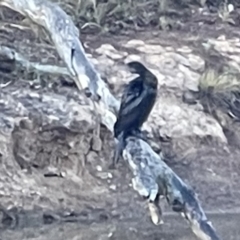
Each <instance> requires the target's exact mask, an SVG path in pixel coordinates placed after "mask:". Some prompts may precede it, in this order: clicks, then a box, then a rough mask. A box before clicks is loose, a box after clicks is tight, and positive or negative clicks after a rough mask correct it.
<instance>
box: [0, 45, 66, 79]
mask: <svg viewBox="0 0 240 240" xmlns="http://www.w3.org/2000/svg"><path fill="white" fill-rule="evenodd" d="M0 55H2V56H5V57H6V58H7V59H9V60H12V61H13V62H18V63H20V64H21V65H22V66H23V67H25V68H26V69H31V68H32V69H35V70H37V71H39V72H45V73H51V74H61V75H70V73H69V71H68V69H67V68H64V67H58V66H54V65H46V64H39V63H37V62H36V63H35V62H30V61H28V60H27V59H26V58H25V57H24V56H22V55H21V54H19V53H18V52H16V51H15V50H14V49H11V48H9V47H5V46H0Z"/></svg>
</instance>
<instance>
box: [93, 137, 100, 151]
mask: <svg viewBox="0 0 240 240" xmlns="http://www.w3.org/2000/svg"><path fill="white" fill-rule="evenodd" d="M101 149H102V140H101V139H100V138H99V137H98V136H94V137H93V138H92V150H94V151H96V152H100V151H101Z"/></svg>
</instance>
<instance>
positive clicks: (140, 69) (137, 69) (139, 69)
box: [127, 61, 146, 76]
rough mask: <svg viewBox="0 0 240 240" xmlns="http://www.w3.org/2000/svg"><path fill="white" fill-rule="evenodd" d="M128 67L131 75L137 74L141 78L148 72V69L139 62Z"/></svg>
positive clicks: (131, 63) (128, 64)
mask: <svg viewBox="0 0 240 240" xmlns="http://www.w3.org/2000/svg"><path fill="white" fill-rule="evenodd" d="M127 66H128V68H129V70H130V72H131V73H137V74H139V75H140V76H141V75H143V74H144V73H145V72H146V67H145V66H144V65H143V64H142V63H140V62H137V61H133V62H129V63H127Z"/></svg>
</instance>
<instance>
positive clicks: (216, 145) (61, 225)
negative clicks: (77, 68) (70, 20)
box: [0, 10, 240, 240]
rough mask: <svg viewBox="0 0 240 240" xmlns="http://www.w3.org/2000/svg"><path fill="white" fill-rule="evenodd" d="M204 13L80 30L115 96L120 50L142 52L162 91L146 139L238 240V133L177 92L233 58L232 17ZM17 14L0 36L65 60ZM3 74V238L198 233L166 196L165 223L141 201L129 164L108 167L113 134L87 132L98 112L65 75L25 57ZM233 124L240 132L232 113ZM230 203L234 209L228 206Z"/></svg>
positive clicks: (41, 56)
mask: <svg viewBox="0 0 240 240" xmlns="http://www.w3.org/2000/svg"><path fill="white" fill-rule="evenodd" d="M237 16H238V15H237ZM10 19H11V20H10ZM208 19H209V17H207V16H206V17H204V16H202V15H201V14H199V13H198V14H197V13H196V16H195V15H193V18H192V19H189V20H187V21H186V22H184V24H183V25H182V27H181V29H179V30H178V29H174V30H172V31H162V30H161V31H160V30H159V29H150V30H149V29H145V30H144V32H143V31H136V32H128V33H127V34H126V35H123V34H120V35H115V36H113V35H110V34H105V35H103V34H101V35H95V36H94V35H91V34H87V35H84V34H83V35H82V36H81V40H82V42H83V44H84V47H85V49H86V52H87V53H88V56H89V58H90V59H91V61H92V62H93V63H94V64H95V65H96V67H97V69H98V70H99V71H100V72H101V74H102V76H103V77H104V78H105V79H106V81H107V82H108V84H109V87H110V88H111V90H112V92H113V93H114V94H115V95H116V97H120V95H121V89H122V86H123V84H125V83H127V82H128V81H129V80H130V79H131V78H132V77H133V76H131V75H130V74H129V73H128V72H127V70H126V68H125V66H124V63H125V62H127V61H129V60H141V61H142V62H143V63H145V65H146V66H147V67H149V69H151V70H152V71H153V72H154V73H155V74H156V75H157V77H158V80H159V97H158V100H157V103H156V105H155V107H154V109H153V112H152V114H151V116H150V117H149V120H148V122H147V123H146V124H145V125H144V128H145V129H146V130H147V131H148V132H149V136H148V137H149V140H150V143H151V145H152V147H153V148H154V149H155V150H156V151H157V152H158V153H159V154H161V155H162V156H163V157H164V159H165V161H166V162H167V164H169V166H171V167H172V169H173V170H174V171H175V172H176V173H177V174H178V175H179V176H180V177H181V178H182V179H184V181H186V182H187V183H189V184H190V185H191V186H192V187H193V188H194V189H195V191H196V192H197V193H198V194H199V198H200V200H201V202H202V205H203V207H204V209H205V210H206V212H207V213H209V214H208V215H209V218H210V220H212V222H213V224H214V226H215V227H216V229H217V230H218V231H219V233H220V234H219V235H220V236H223V237H224V238H225V239H229V240H230V239H232V240H235V239H237V236H238V235H239V230H238V222H239V215H238V214H237V212H238V209H239V207H240V201H239V196H240V192H239V190H238V186H239V183H240V178H239V173H240V163H239V161H238V156H239V153H240V151H239V149H238V143H237V141H238V138H234V140H232V139H231V138H229V136H226V134H225V132H224V131H223V128H222V126H221V125H220V124H219V122H218V121H217V120H216V119H215V118H214V117H213V116H211V115H210V114H207V113H205V112H204V109H203V106H202V104H201V102H198V103H197V104H187V103H185V102H184V101H183V96H184V94H185V93H186V92H187V91H188V90H193V91H197V90H198V81H199V77H200V76H201V74H202V73H203V72H204V70H205V64H206V63H207V64H211V65H213V66H215V68H216V69H217V68H219V67H221V66H222V65H224V64H226V63H227V64H228V65H229V66H231V67H234V69H236V70H238V69H240V65H239V64H240V58H239V56H238V55H239V51H240V40H239V32H238V29H237V27H235V26H232V25H229V24H228V23H222V22H221V21H216V22H214V23H209V21H208ZM19 20H21V17H20V16H19V15H17V14H14V13H13V12H11V11H9V10H7V11H6V12H5V18H4V19H2V21H1V24H0V39H1V44H2V45H4V46H8V47H11V48H14V49H15V50H16V51H17V52H19V53H21V54H22V55H23V56H25V57H26V58H28V59H29V60H30V61H39V62H42V63H48V64H56V65H62V63H61V60H60V59H59V57H58V56H57V53H56V52H55V50H54V46H52V45H51V44H50V43H48V42H47V41H46V39H45V40H42V39H40V38H39V37H38V36H37V35H35V34H34V33H33V32H32V31H31V29H30V28H26V27H24V28H20V27H19V26H20V25H21V23H20V22H19ZM19 24H20V25H19ZM0 76H1V78H0V82H1V87H2V89H1V90H0V95H1V99H0V109H1V115H0V116H1V118H0V126H1V129H0V163H1V168H0V179H1V181H0V195H1V202H0V204H1V208H2V213H1V221H0V222H1V224H0V227H1V231H2V232H1V235H2V239H4V240H5V239H6V240H7V239H74V240H76V239H83V238H84V239H95V238H97V239H107V238H111V239H122V238H126V239H130V238H131V239H132V238H138V239H146V238H147V239H149V240H150V239H166V240H168V239H178V240H180V239H189V240H190V239H195V238H194V236H193V234H192V233H191V231H190V230H189V229H188V228H187V226H186V224H185V222H184V221H183V220H181V221H180V220H178V219H176V218H175V217H172V215H171V214H170V213H169V211H168V208H167V206H166V207H165V214H166V224H165V225H163V226H161V227H156V226H153V225H152V223H151V221H150V218H149V216H148V214H149V213H148V211H147V206H146V204H145V202H143V200H142V199H141V198H140V197H139V196H138V195H137V193H135V192H134V191H133V190H132V188H131V173H130V171H129V170H128V167H127V166H126V164H125V163H124V162H121V163H120V166H119V168H118V169H117V170H109V169H108V166H109V164H110V162H111V158H112V155H113V151H112V148H113V146H114V142H113V136H112V134H111V133H110V132H109V131H108V130H107V129H106V128H105V127H104V126H101V133H100V138H98V137H96V136H95V135H94V129H95V125H94V124H95V120H94V118H93V115H92V113H91V112H90V111H89V109H88V107H87V103H86V102H85V100H84V99H83V98H82V97H81V95H79V93H78V91H77V90H76V87H75V85H74V84H68V85H67V84H66V80H68V81H69V79H68V78H67V77H65V76H52V75H50V74H43V73H41V74H40V73H35V72H33V71H27V70H26V69H24V68H22V67H21V66H16V69H15V70H14V72H12V73H11V74H6V73H2V72H1V75H0ZM232 127H233V128H235V130H236V133H237V132H238V130H237V129H238V127H239V126H238V123H236V124H234V125H233V126H232ZM236 135H238V134H236ZM231 140H232V141H231ZM230 211H231V212H234V213H236V214H235V215H231V214H226V212H230ZM173 216H175V215H173ZM69 222H76V223H77V224H74V223H72V224H71V223H69ZM49 224H51V225H49ZM224 238H223V239H224Z"/></svg>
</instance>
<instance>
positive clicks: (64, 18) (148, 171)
mask: <svg viewBox="0 0 240 240" xmlns="http://www.w3.org/2000/svg"><path fill="white" fill-rule="evenodd" d="M0 3H1V4H2V5H5V6H7V7H9V8H12V9H13V10H15V11H18V12H19V13H21V14H23V15H24V16H26V17H29V18H31V20H33V21H34V22H35V23H37V24H39V25H41V26H43V27H44V28H45V29H46V30H47V31H48V33H49V34H50V35H51V37H52V40H53V43H54V44H55V47H56V49H57V51H58V53H59V55H60V56H61V58H62V59H63V60H64V62H65V64H66V65H67V67H68V69H69V71H70V73H71V74H72V76H76V79H77V80H78V85H81V87H83V86H84V87H89V88H91V87H92V86H93V85H95V86H94V87H93V89H94V88H95V87H96V91H97V93H98V94H99V96H100V97H101V101H100V105H101V107H99V108H98V110H99V113H100V114H101V116H102V123H103V124H105V125H106V126H107V127H108V128H109V129H110V130H112V127H113V124H114V122H115V117H113V116H112V115H111V114H109V115H107V114H106V111H105V112H104V108H105V109H107V110H110V109H118V107H119V102H118V101H117V100H116V99H115V98H114V97H113V96H112V95H111V93H110V91H109V89H108V88H107V86H106V84H105V83H104V82H103V81H102V80H101V78H100V75H99V74H98V73H97V72H96V70H95V69H94V67H93V65H92V64H91V63H90V62H89V60H88V59H87V57H86V54H85V52H84V49H83V47H82V44H81V42H80V41H79V39H78V30H77V29H76V27H75V26H74V24H73V22H72V20H71V19H70V17H69V16H68V15H66V14H65V13H64V12H63V11H62V10H61V8H59V7H58V6H57V5H55V4H53V3H50V2H48V1H46V0H1V2H0ZM108 112H110V111H108ZM123 155H124V159H125V160H126V161H127V162H128V164H129V165H130V167H131V169H132V172H133V174H134V178H133V186H134V189H135V190H136V191H138V192H139V194H140V195H142V196H144V197H147V198H148V199H149V200H150V201H151V202H154V203H155V204H156V199H157V197H158V195H162V196H164V197H165V198H166V199H167V201H168V203H169V205H170V206H171V207H172V208H173V210H174V211H177V212H179V213H182V215H183V216H184V217H185V219H187V221H188V222H189V224H190V226H191V228H192V230H193V232H194V233H195V234H196V235H197V236H198V237H199V239H202V240H219V238H218V237H217V235H216V233H215V230H214V228H213V227H212V225H211V223H210V222H209V221H208V220H207V217H206V215H205V213H204V211H203V210H202V208H201V206H200V204H199V201H198V199H197V196H196V194H195V193H194V192H193V190H192V189H191V188H190V187H189V186H187V185H186V184H185V183H184V182H183V181H182V180H181V179H180V178H179V177H178V176H177V175H176V174H175V173H174V172H173V171H172V169H171V168H169V167H168V166H167V165H166V164H165V163H164V162H163V161H162V160H161V158H160V157H159V156H158V155H157V154H156V153H155V152H154V151H153V150H152V149H151V147H150V146H149V145H148V144H147V143H146V142H145V141H143V140H140V139H138V138H134V137H130V138H128V139H127V145H126V148H125V150H124V154H123Z"/></svg>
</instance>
